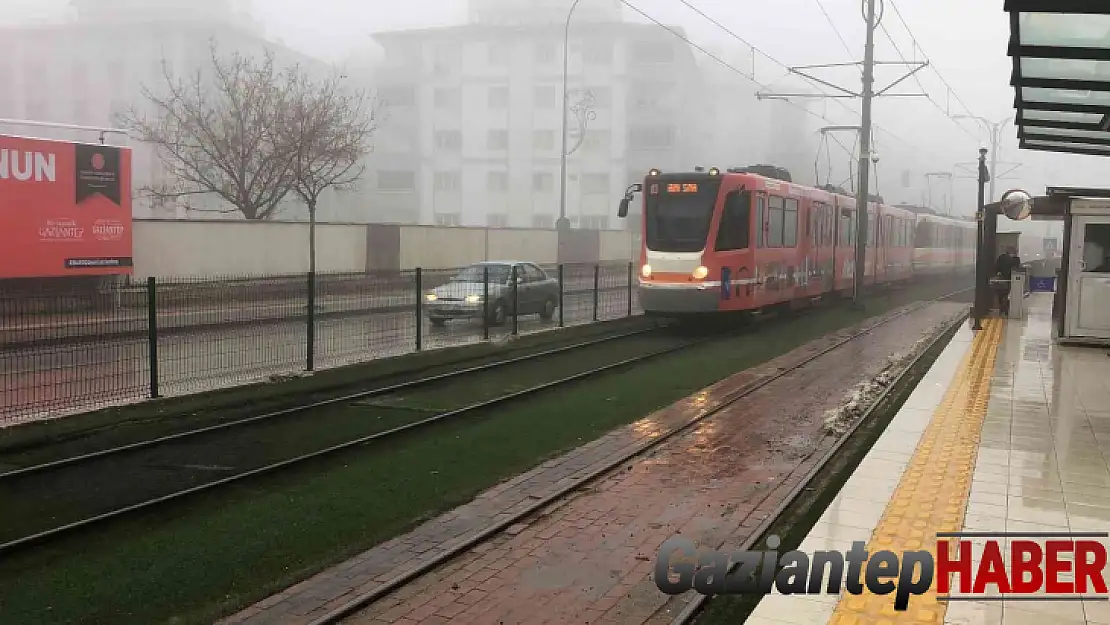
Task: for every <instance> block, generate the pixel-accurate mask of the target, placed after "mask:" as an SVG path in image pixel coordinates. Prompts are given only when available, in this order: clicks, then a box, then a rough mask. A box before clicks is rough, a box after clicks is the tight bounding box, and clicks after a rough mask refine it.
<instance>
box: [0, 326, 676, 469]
mask: <svg viewBox="0 0 1110 625" xmlns="http://www.w3.org/2000/svg"><path fill="white" fill-rule="evenodd" d="M660 327H666V326H656V327H653V328H645V329H643V330H635V331H632V332H623V333H620V334H614V335H610V336H603V337H601V338H598V339H593V340H589V341H583V342H579V343H574V344H572V345H565V346H563V347H557V348H554V349H548V350H544V351H540V352H533V353H528V354H525V355H523V356H517V357H515V358H510V359H508V360H498V361H496V362H492V363H487V364H484V365H477V366H473V367H467V368H464V369H457V370H453V371H447V372H444V373H440V374H437V375H432V376H427V377H423V378H418V379H415V380H409V381H406V382H400V383H397V384H391V385H389V386H383V387H378V388H373V389H369V390H365V391H359V392H357V393H352V394H348V395H342V396H339V397H329V398H328V399H324V400H320V401H317V402H312V403H309V404H303V405H299V406H294V407H292V408H283V409H281V410H275V411H272V412H267V413H264V414H260V415H255V416H253V417H246V418H243V419H236V420H234V421H225V422H223V423H217V424H215V425H209V426H206V427H202V428H196V429H193V430H187V431H184V432H178V433H176V434H168V435H166V436H159V437H156V438H150V439H147V440H142V441H138V442H135V443H128V444H126V445H120V446H118V447H111V448H108V449H101V450H98V451H93V452H89V453H86V454H80V455H76V456H70V457H68V458H61V459H59V460H52V461H50V462H44V463H42V464H36V465H33V466H29V467H22V468H19V469H12V470H10V471H6V472H4V473H0V483H2V482H4V481H5V480H8V479H11V478H16V477H23V476H26V475H29V474H32V473H41V472H43V471H49V470H52V469H58V468H62V467H66V466H70V465H74V464H79V463H82V462H88V461H89V460H97V459H100V458H105V457H107V456H114V455H118V454H122V453H126V452H130V451H136V450H139V449H145V448H148V447H154V446H157V445H162V444H165V443H171V442H177V441H180V440H183V439H186V438H191V437H194V436H199V435H201V434H210V433H212V432H217V431H220V430H226V429H230V428H235V427H240V426H244V425H250V424H253V423H259V422H262V421H269V420H270V419H276V418H278V417H287V416H291V415H295V414H298V413H303V412H308V411H312V410H317V409H319V408H323V407H326V406H332V405H335V404H342V403H347V402H351V401H356V400H360V399H367V398H371V397H378V396H381V395H387V394H390V393H396V392H397V391H402V390H407V389H412V388H417V387H420V386H425V385H428V384H432V383H435V382H442V381H444V380H449V379H452V378H457V377H460V376H464V375H470V374H472V373H480V372H483V371H490V370H492V369H497V368H498V367H503V366H505V365H512V364H518V363H521V362H527V361H529V360H535V359H537V358H543V357H547V356H552V355H555V354H562V353H566V352H570V351H574V350H577V349H582V348H585V347H592V346H594V345H600V344H602V343H607V342H609V341H615V340H619V339H625V338H631V337H635V336H641V335H644V334H648V333H650V332H656V331H658V330H659V329H660ZM401 375H403V374H401Z"/></svg>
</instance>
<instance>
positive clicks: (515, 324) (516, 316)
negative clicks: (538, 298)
mask: <svg viewBox="0 0 1110 625" xmlns="http://www.w3.org/2000/svg"><path fill="white" fill-rule="evenodd" d="M519 275H520V274H518V273H517V272H516V265H513V273H512V277H511V278H510V280H511V281H512V283H513V336H516V335H517V332H519V331H520V326H519V323H520V321H519V320H520V315H519V314H517V310H518V309H519V308H520V306H519V305H518V303H519V300H518V299H517V294H518V292H519V291H518V289H517V285H516V280H517V277H518V276H519Z"/></svg>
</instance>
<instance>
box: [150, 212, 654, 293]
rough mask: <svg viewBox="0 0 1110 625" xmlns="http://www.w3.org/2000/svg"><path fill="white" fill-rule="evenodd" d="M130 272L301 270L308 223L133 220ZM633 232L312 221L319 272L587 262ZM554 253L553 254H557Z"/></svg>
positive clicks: (619, 251) (615, 248)
mask: <svg viewBox="0 0 1110 625" xmlns="http://www.w3.org/2000/svg"><path fill="white" fill-rule="evenodd" d="M134 231H135V238H134V258H135V276H134V277H135V279H136V280H140V279H145V278H147V277H149V276H154V277H159V278H179V277H194V276H196V277H200V276H204V277H220V276H261V275H290V274H298V273H305V272H307V271H308V224H306V223H295V222H273V221H262V222H247V221H227V220H211V221H206V220H136V221H135V230H134ZM639 245H640V243H639V236H638V234H634V233H631V232H622V231H613V230H608V231H585V230H572V231H571V232H570V233H569V236H568V237H566V240H565V241H563V244H562V245H560V241H559V233H558V232H556V231H555V230H533V229H516V228H513V229H489V228H465V227H445V226H404V225H395V224H318V225H317V227H316V267H317V271H320V272H358V273H361V272H364V271H373V270H397V269H413V268H416V267H424V268H429V269H435V268H450V267H459V266H463V265H467V264H470V263H474V262H478V261H482V260H530V261H533V262H537V263H556V262H565V263H576V262H577V263H593V262H611V261H628V260H635V259H637V258H638V257H639V253H640V248H639ZM560 256H561V258H560Z"/></svg>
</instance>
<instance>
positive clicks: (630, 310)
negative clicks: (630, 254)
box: [628, 261, 633, 317]
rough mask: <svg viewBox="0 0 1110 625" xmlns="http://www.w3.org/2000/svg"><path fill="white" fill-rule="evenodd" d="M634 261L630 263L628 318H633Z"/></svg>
mask: <svg viewBox="0 0 1110 625" xmlns="http://www.w3.org/2000/svg"><path fill="white" fill-rule="evenodd" d="M632 271H633V269H632V261H628V316H629V317H631V316H632V281H633V278H632Z"/></svg>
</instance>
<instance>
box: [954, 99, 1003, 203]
mask: <svg viewBox="0 0 1110 625" xmlns="http://www.w3.org/2000/svg"><path fill="white" fill-rule="evenodd" d="M952 119H974V120H975V121H977V122H979V123H980V124H982V125H983V127H984V128H986V129H987V131H988V132H989V133H990V135H991V147H990V150H991V166H990V201H991V202H993V201H994V179H995V173H996V170H997V165H998V144H999V143H1000V142H1001V138H1002V129H1003V128H1005V127H1006V124H1008V123H1010V122H1012V121H1013V120H1014V118H1013V117H1007V118H1006V119H1004V120H1002V121H1000V122H992V121H991V120H989V119H987V118H985V117H980V116H978V115H954V116H952Z"/></svg>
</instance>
